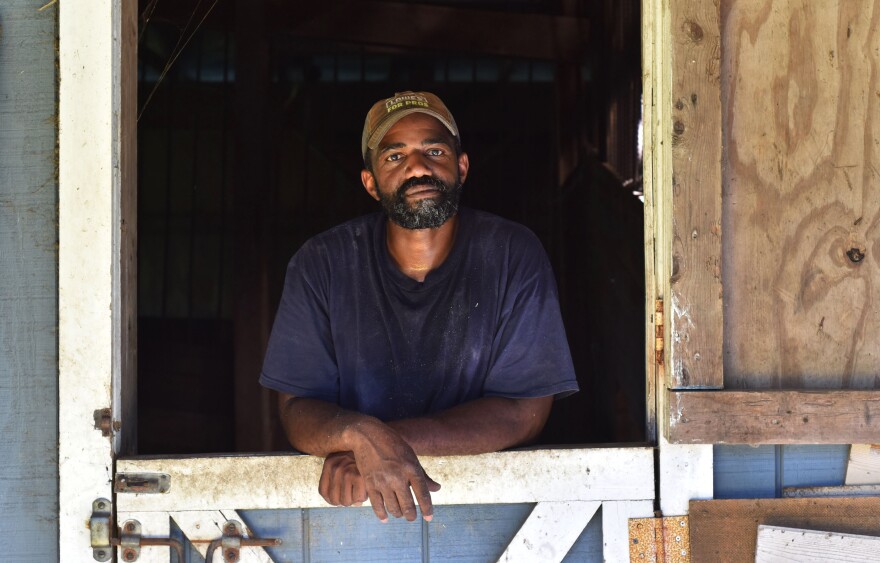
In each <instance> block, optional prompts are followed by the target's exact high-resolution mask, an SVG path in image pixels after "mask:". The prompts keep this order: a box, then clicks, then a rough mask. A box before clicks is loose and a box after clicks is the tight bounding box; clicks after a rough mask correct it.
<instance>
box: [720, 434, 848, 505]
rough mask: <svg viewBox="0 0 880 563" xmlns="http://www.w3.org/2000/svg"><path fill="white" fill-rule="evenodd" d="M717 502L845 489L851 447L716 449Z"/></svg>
mask: <svg viewBox="0 0 880 563" xmlns="http://www.w3.org/2000/svg"><path fill="white" fill-rule="evenodd" d="M713 450H714V453H715V461H714V477H715V498H718V499H722V498H780V497H782V489H783V487H815V486H836V485H842V484H843V482H844V480H845V478H846V464H847V460H848V459H849V446H848V445H822V446H813V445H797V446H760V447H756V448H753V447H751V446H715V447H714V449H713Z"/></svg>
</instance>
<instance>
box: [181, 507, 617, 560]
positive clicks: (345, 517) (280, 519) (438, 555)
mask: <svg viewBox="0 0 880 563" xmlns="http://www.w3.org/2000/svg"><path fill="white" fill-rule="evenodd" d="M533 506H534V505H532V504H495V505H470V506H438V507H436V508H435V513H434V519H433V521H431V522H430V523H424V522H420V521H419V522H406V521H404V520H391V521H389V522H388V523H387V524H382V523H381V522H379V521H378V520H376V517H375V516H374V515H373V511H372V510H371V509H370V508H367V507H364V508H316V509H308V510H299V509H297V510H242V511H239V514H240V515H241V517H242V519H243V520H244V521H245V522H246V523H247V525H248V526H249V527H250V528H251V530H253V531H254V533H255V534H257V535H258V536H261V537H277V538H281V539H282V540H283V542H284V544H283V545H281V546H280V547H277V548H272V549H269V550H268V551H269V554H270V555H271V556H272V558H273V560H274V561H276V563H292V562H294V561H296V562H301V561H305V562H311V563H315V562H324V561H327V562H345V561H383V562H385V561H395V562H397V563H405V562H431V563H436V562H440V561H444V562H446V561H448V562H456V563H465V562H467V563H484V562H490V561H496V560H497V559H498V557H499V556H500V555H501V554H502V553H503V552H504V549H505V548H506V547H507V545H508V544H509V543H510V540H511V539H513V537H514V536H515V535H516V533H517V532H518V531H519V528H520V527H521V526H522V524H523V522H525V520H526V518H528V516H529V513H530V512H531V511H532V508H533ZM189 557H190V559H189V561H188V562H187V563H194V562H200V561H201V560H202V559H201V557H198V556H196V555H193V554H191V555H190V556H189ZM565 561H567V562H572V563H574V562H579V563H581V562H586V563H592V562H596V563H600V562H601V561H602V515H601V511H600V512H598V513H597V514H596V515H595V516H594V517H593V519H592V521H591V522H590V524H589V525H588V526H587V528H586V529H585V530H584V532H583V534H581V537H580V538H579V539H578V541H577V542H575V544H574V546H572V549H571V551H570V552H569V554H568V556H567V557H566V558H565Z"/></svg>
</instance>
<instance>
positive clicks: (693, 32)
mask: <svg viewBox="0 0 880 563" xmlns="http://www.w3.org/2000/svg"><path fill="white" fill-rule="evenodd" d="M682 28H683V29H684V32H685V33H686V34H687V36H688V37H690V39H691V41H693V42H694V43H699V42H700V41H702V40H703V28H702V27H700V24H698V23H697V22H695V21H694V20H685V22H684V24H683V25H682Z"/></svg>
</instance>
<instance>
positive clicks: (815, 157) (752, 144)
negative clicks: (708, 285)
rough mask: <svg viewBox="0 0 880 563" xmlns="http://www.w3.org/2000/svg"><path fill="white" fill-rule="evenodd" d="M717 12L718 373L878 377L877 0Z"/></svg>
mask: <svg viewBox="0 0 880 563" xmlns="http://www.w3.org/2000/svg"><path fill="white" fill-rule="evenodd" d="M722 14H723V15H722V21H723V28H724V31H723V34H722V49H721V51H722V54H723V58H722V79H723V84H722V92H723V97H724V111H725V119H724V144H725V148H726V151H727V152H726V156H727V167H726V169H725V177H724V181H725V182H724V183H725V193H724V231H725V233H727V234H728V235H729V236H727V237H725V239H724V252H723V254H724V264H723V272H724V275H723V279H724V286H725V307H726V313H727V314H726V315H725V319H724V322H725V325H724V334H725V347H726V354H725V365H724V370H725V386H727V387H737V388H774V387H775V388H822V389H834V388H861V389H872V388H880V339H878V338H877V336H876V335H877V334H878V331H880V306H878V296H880V294H878V286H880V134H878V133H880V121H878V119H880V113H878V112H880V81H878V71H880V1H878V0H870V1H868V0H866V1H847V0H838V1H831V0H829V1H827V2H811V1H809V0H788V1H781V2H770V1H769V0H742V1H736V2H734V1H732V0H724V1H723V2H722ZM838 426H839V425H838ZM850 439H852V438H850Z"/></svg>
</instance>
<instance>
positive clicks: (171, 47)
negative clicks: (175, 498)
mask: <svg viewBox="0 0 880 563" xmlns="http://www.w3.org/2000/svg"><path fill="white" fill-rule="evenodd" d="M140 13H141V18H140V36H139V45H138V51H139V55H138V56H139V101H138V104H139V108H140V115H139V121H138V270H139V271H138V317H139V322H138V358H139V360H138V453H140V454H175V453H204V452H236V451H273V450H286V449H289V446H287V444H286V440H285V438H284V436H283V434H282V432H281V429H280V425H279V424H278V422H277V412H276V407H275V397H274V396H272V394H271V393H269V392H268V391H265V390H263V389H261V388H260V387H259V385H258V383H257V377H258V375H259V370H260V365H261V362H262V355H263V351H264V348H265V344H266V341H267V338H268V334H269V330H270V328H271V324H272V320H273V316H274V312H275V307H276V306H277V303H278V300H279V297H280V291H281V287H282V283H283V276H284V272H285V266H286V263H287V261H288V260H289V258H290V256H291V255H292V254H293V253H294V252H295V251H296V250H297V248H298V247H299V246H300V245H301V244H302V243H303V242H304V241H305V240H307V239H308V238H309V237H310V236H312V235H314V234H317V233H319V232H321V231H323V230H325V229H327V228H330V227H332V226H334V225H336V224H338V223H341V222H343V221H345V220H347V219H350V218H352V217H355V216H357V215H360V214H363V213H366V212H370V211H373V210H374V209H375V202H374V201H373V200H372V199H371V198H370V197H369V196H368V195H367V194H366V193H365V192H364V190H363V188H362V187H361V185H360V179H359V172H360V170H361V167H362V166H361V162H360V154H359V143H360V135H361V129H362V127H363V120H364V116H365V115H366V111H367V109H369V107H370V106H371V104H372V103H373V102H374V101H376V100H378V99H380V98H384V97H388V96H390V95H391V94H393V93H394V92H395V91H401V90H428V91H432V92H435V93H437V94H438V95H439V96H440V97H441V98H443V99H444V101H445V102H446V103H447V105H448V106H449V107H450V108H451V110H452V111H453V113H454V115H455V117H456V120H457V121H458V124H459V126H460V129H461V132H462V142H463V148H464V150H465V151H466V152H468V154H469V155H470V161H471V172H470V176H469V178H468V182H467V184H466V185H465V192H464V196H463V204H464V205H468V206H471V207H476V208H480V209H483V210H486V211H490V212H493V213H496V214H498V215H501V216H504V217H507V218H509V219H513V220H515V221H518V222H521V223H523V224H525V225H527V226H528V227H529V228H531V229H532V230H533V231H534V232H535V233H536V234H537V235H538V237H539V238H540V239H541V241H542V242H543V244H544V247H545V248H546V250H547V252H548V254H549V256H550V259H551V262H552V264H553V267H554V271H555V273H556V277H557V281H558V284H559V290H560V299H561V306H562V311H563V316H564V319H565V323H566V329H567V332H568V338H569V343H570V347H571V350H572V354H573V358H574V362H575V368H576V370H577V373H578V378H579V381H580V386H581V392H580V393H578V394H576V395H574V396H571V397H568V398H566V399H564V400H562V401H559V402H558V403H556V406H555V408H554V411H553V414H552V415H551V419H550V421H549V423H548V425H547V427H546V429H545V431H544V434H543V436H542V438H541V442H542V443H546V444H550V443H552V444H584V443H600V442H633V441H645V440H646V436H645V372H644V365H645V358H644V355H645V340H644V285H645V282H644V254H643V252H644V251H643V206H642V203H641V202H640V200H639V198H638V197H637V195H638V193H639V192H640V191H641V159H640V154H639V148H638V139H637V131H638V129H639V125H640V124H639V121H640V105H641V70H640V53H641V45H640V28H639V3H638V2H635V1H632V0H626V1H613V0H604V1H601V2H600V1H586V0H515V1H504V2H502V1H492V0H485V1H467V0H458V1H455V0H438V1H428V0H423V1H419V2H390V1H375V0H367V1H361V2H355V1H334V2H324V3H312V2H282V1H281V0H216V1H214V0H186V1H179V2H173V3H172V2H162V1H161V0H141V1H140Z"/></svg>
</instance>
